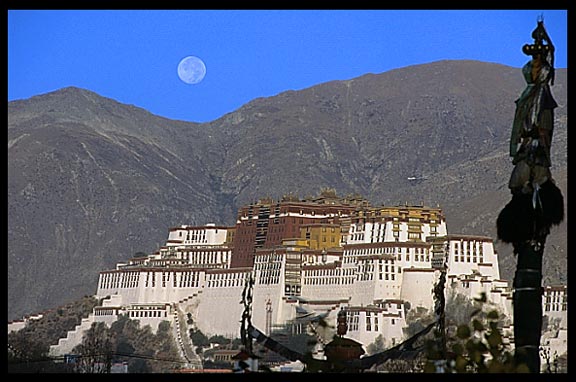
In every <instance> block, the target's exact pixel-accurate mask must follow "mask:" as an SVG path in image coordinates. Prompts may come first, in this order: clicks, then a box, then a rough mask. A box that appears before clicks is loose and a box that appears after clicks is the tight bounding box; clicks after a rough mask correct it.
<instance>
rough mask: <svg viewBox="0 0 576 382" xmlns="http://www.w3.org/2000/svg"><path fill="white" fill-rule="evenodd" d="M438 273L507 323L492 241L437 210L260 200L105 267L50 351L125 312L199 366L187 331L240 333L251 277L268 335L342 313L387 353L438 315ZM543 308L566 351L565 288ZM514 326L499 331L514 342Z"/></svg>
mask: <svg viewBox="0 0 576 382" xmlns="http://www.w3.org/2000/svg"><path fill="white" fill-rule="evenodd" d="M442 269H444V270H445V271H446V280H447V282H446V298H447V300H449V299H450V296H454V295H456V294H462V295H465V296H467V297H469V298H472V297H477V296H479V295H480V294H481V293H485V294H486V297H487V300H488V301H489V303H490V304H493V305H494V306H496V307H497V308H498V309H499V310H500V311H501V312H502V313H504V314H505V315H506V316H507V317H510V318H511V317H512V312H513V310H512V288H511V286H510V285H509V282H508V281H506V280H502V279H501V278H500V271H499V267H498V255H497V253H496V252H495V250H494V245H493V239H492V238H490V237H486V236H475V235H461V234H454V233H448V231H447V226H446V221H445V217H444V214H443V212H442V210H441V209H440V208H430V207H425V206H421V205H418V206H415V205H399V206H394V207H386V206H379V207H374V206H371V205H370V204H369V203H368V201H367V200H365V199H363V198H361V197H338V196H337V195H336V193H335V192H334V191H333V190H328V189H325V190H323V191H322V192H321V193H320V194H319V196H317V197H312V198H308V199H303V200H301V199H299V198H297V197H293V196H285V197H283V198H282V199H281V200H279V201H274V200H272V199H262V200H259V201H258V202H256V203H251V204H249V205H246V206H243V207H241V208H240V210H239V211H238V215H237V221H236V225H235V226H231V227H228V226H221V225H215V224H206V225H203V226H187V225H182V226H179V227H174V228H170V230H169V233H168V238H167V240H166V243H165V245H164V246H162V247H160V248H159V249H158V250H157V251H156V252H155V253H153V254H150V255H147V256H142V257H136V258H131V259H129V260H127V261H126V262H122V263H118V264H117V265H116V269H112V270H106V271H103V272H100V277H99V282H98V286H97V291H96V297H97V298H99V299H103V303H102V305H101V306H97V307H96V308H94V310H93V313H92V314H91V315H90V316H89V317H88V318H86V319H84V320H83V322H82V324H80V325H79V326H78V327H77V328H76V329H75V330H74V331H71V332H69V333H68V336H67V337H66V338H62V339H60V341H59V343H58V344H57V345H53V346H52V347H51V349H50V353H51V355H63V354H67V353H70V351H71V350H72V348H73V347H74V346H76V345H77V344H79V343H80V341H81V339H82V333H83V332H84V331H85V330H86V329H88V328H89V327H90V325H91V324H92V323H93V322H105V323H107V324H108V325H110V324H111V323H112V322H114V321H115V320H116V319H117V318H118V316H119V315H121V314H123V315H127V316H128V317H129V318H131V319H136V320H139V321H140V322H141V325H142V326H143V325H150V326H151V327H152V328H153V330H156V328H157V327H158V324H159V323H160V322H162V321H166V320H167V321H170V322H171V323H172V327H173V334H174V336H175V338H176V339H177V343H178V344H179V350H180V353H181V356H182V357H183V358H184V359H186V360H188V361H190V364H191V365H192V367H194V359H195V355H194V351H193V349H192V344H191V343H190V339H189V337H188V335H187V333H188V331H189V329H191V328H194V329H197V330H200V331H202V332H203V333H205V334H206V335H208V336H211V335H223V336H226V337H229V338H238V337H239V329H240V320H241V317H242V312H243V310H244V306H243V305H242V304H241V300H242V293H243V290H244V288H245V284H246V281H247V279H248V278H252V279H253V280H254V284H253V292H252V293H253V302H252V324H253V325H254V326H255V327H257V328H259V329H260V330H261V331H262V332H264V333H266V334H270V333H271V332H272V331H273V330H274V329H275V328H278V327H283V326H285V325H287V324H295V323H296V324H297V323H302V324H304V325H303V327H304V326H305V324H306V323H307V322H310V320H311V319H312V318H314V317H318V316H322V317H325V318H326V320H327V321H328V322H329V323H335V322H336V316H337V314H338V312H339V311H340V310H344V311H345V312H346V317H347V323H348V333H347V336H348V337H349V338H352V339H354V340H356V341H358V342H360V343H361V344H363V346H364V348H365V349H366V347H367V346H368V345H369V344H371V343H373V342H375V340H376V338H377V337H378V336H381V338H382V340H383V342H384V346H386V347H391V346H394V345H395V344H398V343H400V342H402V341H403V340H405V339H406V338H407V337H406V334H405V330H404V329H405V328H406V327H407V320H406V317H407V315H408V313H409V312H410V311H411V310H415V309H417V308H425V309H427V310H428V311H429V312H433V309H434V299H433V294H432V290H433V288H434V285H435V283H436V282H437V279H438V276H439V274H440V270H442ZM542 303H543V312H544V315H547V316H548V317H549V319H550V318H552V319H556V320H557V321H558V322H560V330H559V331H557V332H556V334H555V337H554V336H553V337H554V338H549V339H546V340H545V339H544V338H543V340H542V343H543V345H546V343H547V344H548V346H550V348H551V349H552V350H556V351H558V354H562V353H563V351H566V348H567V346H566V328H567V317H566V316H567V288H566V287H565V286H561V287H560V286H552V287H546V288H544V294H543V297H542ZM509 321H510V323H509V324H506V325H505V327H504V333H505V334H507V336H508V337H509V338H511V341H512V343H513V338H512V337H513V330H512V327H511V322H512V321H511V320H509ZM546 341H547V342H546ZM317 356H318V357H322V355H321V354H317Z"/></svg>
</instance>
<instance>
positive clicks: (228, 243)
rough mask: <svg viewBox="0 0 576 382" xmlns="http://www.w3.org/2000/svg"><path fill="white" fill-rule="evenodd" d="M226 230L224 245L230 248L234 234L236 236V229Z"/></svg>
mask: <svg viewBox="0 0 576 382" xmlns="http://www.w3.org/2000/svg"><path fill="white" fill-rule="evenodd" d="M226 230H227V232H226V242H225V243H224V245H226V246H228V247H232V243H233V242H234V234H236V227H229V228H227V229H226Z"/></svg>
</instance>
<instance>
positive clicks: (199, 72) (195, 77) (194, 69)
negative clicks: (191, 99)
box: [178, 56, 206, 85]
mask: <svg viewBox="0 0 576 382" xmlns="http://www.w3.org/2000/svg"><path fill="white" fill-rule="evenodd" d="M204 76H206V65H205V64H204V61H202V60H201V59H200V58H198V57H196V56H188V57H184V58H183V59H182V60H181V61H180V63H179V64H178V77H180V79H181V80H182V81H184V82H186V83H187V84H192V85H194V84H197V83H199V82H201V81H202V80H203V79H204Z"/></svg>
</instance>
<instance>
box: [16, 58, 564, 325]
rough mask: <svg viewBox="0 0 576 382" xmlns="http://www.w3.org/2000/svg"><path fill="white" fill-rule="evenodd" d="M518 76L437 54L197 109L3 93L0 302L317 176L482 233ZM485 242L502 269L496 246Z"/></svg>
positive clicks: (51, 290)
mask: <svg viewBox="0 0 576 382" xmlns="http://www.w3.org/2000/svg"><path fill="white" fill-rule="evenodd" d="M566 83H567V82H566V70H562V69H560V70H557V77H556V84H555V85H554V86H553V87H552V91H553V94H554V96H555V99H556V101H557V102H558V104H559V107H558V109H557V112H556V131H555V135H554V140H553V145H552V156H553V159H552V172H553V175H554V177H555V178H556V179H557V181H558V183H559V186H560V188H561V190H562V191H563V193H564V197H565V203H566V200H567V194H566V190H567V188H566V187H567V133H566V130H567V129H566V127H567V98H566ZM524 86H525V83H524V82H523V77H522V75H521V71H520V69H518V68H511V67H507V66H504V65H501V64H494V63H483V62H478V61H471V60H462V61H460V60H445V61H438V62H433V63H430V64H421V65H415V66H410V67H406V68H400V69H395V70H392V71H389V72H384V73H380V74H372V73H369V74H365V75H363V76H360V77H357V78H353V79H349V80H337V81H330V82H327V83H323V84H319V85H315V86H312V87H309V88H306V89H302V90H297V91H295V90H289V91H285V92H282V93H279V94H278V95H276V96H272V97H261V98H257V99H254V100H252V101H250V102H248V103H247V104H245V105H243V106H242V107H240V108H239V109H237V110H235V111H233V112H231V113H227V114H225V115H224V116H222V117H221V118H218V119H217V120H214V121H211V122H207V123H195V122H186V121H174V120H170V119H167V118H164V117H161V116H156V115H154V114H151V113H149V112H148V111H146V110H145V109H142V108H138V107H137V106H133V105H124V104H121V103H119V102H117V101H115V100H113V99H110V98H106V97H102V96H100V95H98V94H97V93H94V92H91V91H89V90H85V89H80V88H75V87H68V88H63V89H60V90H57V91H55V92H51V93H47V94H44V95H38V96H34V97H31V98H29V99H26V100H17V101H11V102H9V103H8V117H9V118H8V159H9V163H8V221H9V227H8V228H9V229H8V243H9V251H8V252H9V253H8V276H9V277H8V292H9V293H8V297H9V298H8V306H9V316H10V317H13V318H16V317H18V316H21V315H23V314H25V313H29V312H34V311H40V310H43V309H45V308H49V307H51V306H55V305H60V304H61V303H62V302H67V301H69V300H70V299H73V298H75V297H81V296H83V295H86V294H91V293H93V292H94V288H95V286H96V282H97V277H98V272H99V271H101V270H105V269H110V268H112V267H114V266H115V263H116V262H119V261H122V260H125V259H126V258H128V257H130V256H131V255H133V254H134V253H135V252H137V251H144V252H152V251H154V250H155V249H156V247H157V246H158V245H162V244H163V240H165V238H166V235H167V231H168V229H169V228H170V227H173V226H178V225H181V224H205V223H209V222H216V223H220V224H226V225H232V224H234V222H235V218H236V211H237V209H238V207H240V206H241V205H243V204H245V203H250V202H253V201H256V200H258V199H259V198H262V197H268V196H269V197H273V198H275V199H278V198H280V197H281V196H282V195H284V194H287V193H294V194H296V195H300V196H306V195H309V194H315V193H317V192H318V191H319V190H320V189H321V188H324V187H330V188H335V189H336V190H337V192H338V193H339V194H349V193H356V194H360V195H362V196H364V197H366V198H367V199H368V200H370V201H371V202H372V204H374V205H378V204H388V205H397V204H399V203H404V202H409V203H417V204H420V203H424V204H428V205H432V206H436V205H440V206H441V207H442V208H443V209H444V211H445V215H446V217H447V225H448V227H449V232H455V233H469V234H482V235H489V236H492V237H494V238H495V219H496V216H497V213H498V212H499V210H500V209H501V208H502V207H503V206H504V205H505V203H507V201H508V199H509V195H510V194H509V191H508V189H507V186H506V185H507V182H508V178H509V176H510V173H511V171H512V164H511V158H509V157H508V155H507V146H508V140H509V133H510V127H511V119H512V118H513V115H514V114H513V113H514V100H515V99H517V97H518V96H519V94H520V93H521V91H522V90H523V89H524ZM54 93H56V94H54ZM59 97H60V98H59ZM47 98H50V100H47ZM74 105H76V106H74ZM51 109H54V111H52V112H51V111H50V110H51ZM411 178H414V179H411ZM483 208H486V210H485V211H484V210H483ZM47 222H49V223H50V224H46V223H47ZM566 236H567V235H566V225H565V223H562V224H561V225H560V226H559V227H557V228H554V229H553V232H552V233H551V235H550V238H549V240H548V243H547V244H550V245H549V246H548V245H547V252H546V256H548V257H550V260H551V261H549V262H547V263H546V264H545V281H547V282H552V283H561V282H566V274H565V273H566V272H565V267H564V264H566V259H565V256H566V251H567V244H566V243H567V238H566ZM548 247H549V248H548ZM553 247H554V248H559V250H563V251H564V252H559V250H556V251H554V253H552V251H553V250H552V249H551V248H553ZM497 249H498V251H499V253H500V254H501V256H500V262H501V268H503V269H502V271H501V272H502V274H503V277H505V278H507V279H510V280H511V276H512V272H513V268H514V258H513V256H512V254H511V248H510V246H506V245H503V244H502V243H497ZM503 265H504V266H503ZM546 267H549V268H546ZM552 272H553V273H552ZM56 275H57V277H55V276H56ZM55 291H56V292H55Z"/></svg>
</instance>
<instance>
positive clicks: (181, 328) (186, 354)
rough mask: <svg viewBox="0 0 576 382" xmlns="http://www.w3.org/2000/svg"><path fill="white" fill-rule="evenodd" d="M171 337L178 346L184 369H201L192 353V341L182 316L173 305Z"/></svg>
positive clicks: (199, 360) (177, 307)
mask: <svg viewBox="0 0 576 382" xmlns="http://www.w3.org/2000/svg"><path fill="white" fill-rule="evenodd" d="M172 309H173V311H174V313H173V322H174V325H173V335H174V339H175V341H176V345H177V346H178V351H179V353H180V356H181V357H182V358H183V359H184V360H186V367H188V368H191V369H202V360H201V359H200V357H199V356H198V354H196V353H195V352H194V346H193V344H192V340H191V339H190V336H189V334H188V331H187V325H186V321H185V318H184V314H183V313H182V311H181V310H180V307H179V304H173V305H172Z"/></svg>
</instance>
